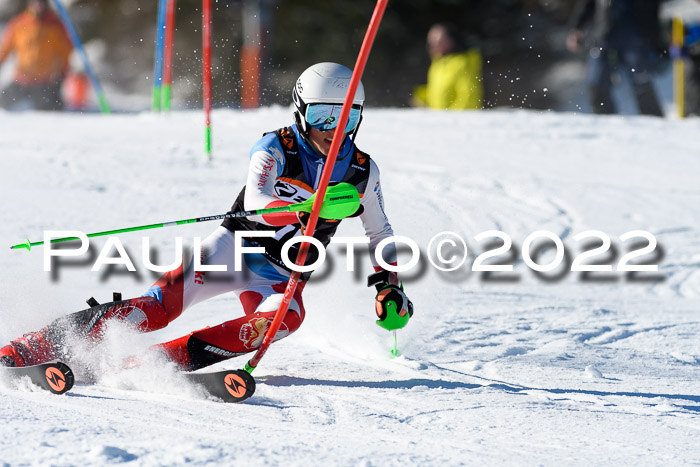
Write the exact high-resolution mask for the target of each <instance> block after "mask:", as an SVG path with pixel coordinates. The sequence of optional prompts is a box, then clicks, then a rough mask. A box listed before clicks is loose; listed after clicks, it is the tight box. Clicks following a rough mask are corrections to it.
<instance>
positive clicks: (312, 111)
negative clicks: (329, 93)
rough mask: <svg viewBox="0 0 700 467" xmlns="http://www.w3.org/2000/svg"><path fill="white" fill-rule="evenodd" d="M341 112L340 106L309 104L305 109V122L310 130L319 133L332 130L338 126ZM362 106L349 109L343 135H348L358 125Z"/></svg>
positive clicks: (341, 107)
mask: <svg viewBox="0 0 700 467" xmlns="http://www.w3.org/2000/svg"><path fill="white" fill-rule="evenodd" d="M342 110H343V106H342V105H341V104H309V105H308V106H307V107H306V116H305V117H306V122H307V123H308V124H309V126H311V127H312V128H314V129H316V130H319V131H328V130H332V129H333V128H335V127H336V126H338V120H340V112H341V111H342ZM361 115H362V106H360V105H353V106H352V109H350V117H349V118H348V124H347V125H345V133H350V132H351V131H353V130H354V129H355V128H357V125H358V124H359V123H360V116H361Z"/></svg>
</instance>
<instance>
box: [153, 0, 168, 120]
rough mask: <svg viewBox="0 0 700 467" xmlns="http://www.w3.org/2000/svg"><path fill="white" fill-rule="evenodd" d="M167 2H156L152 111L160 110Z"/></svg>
mask: <svg viewBox="0 0 700 467" xmlns="http://www.w3.org/2000/svg"><path fill="white" fill-rule="evenodd" d="M167 9H168V0H158V18H157V20H156V54H155V60H154V63H153V105H152V107H153V110H157V111H159V110H160V101H161V97H160V93H161V88H162V86H163V47H164V46H165V16H166V12H167Z"/></svg>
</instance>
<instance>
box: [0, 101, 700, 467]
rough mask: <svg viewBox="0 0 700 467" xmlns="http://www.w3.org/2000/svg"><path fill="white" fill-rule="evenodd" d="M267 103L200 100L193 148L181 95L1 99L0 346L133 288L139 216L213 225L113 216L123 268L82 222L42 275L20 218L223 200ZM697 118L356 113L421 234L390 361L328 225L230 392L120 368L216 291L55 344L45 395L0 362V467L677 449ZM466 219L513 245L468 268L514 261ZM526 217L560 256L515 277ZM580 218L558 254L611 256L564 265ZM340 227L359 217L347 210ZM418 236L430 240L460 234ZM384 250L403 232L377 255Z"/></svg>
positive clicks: (168, 372)
mask: <svg viewBox="0 0 700 467" xmlns="http://www.w3.org/2000/svg"><path fill="white" fill-rule="evenodd" d="M290 122H291V112H290V110H289V109H286V108H272V109H261V110H257V111H246V112H238V111H224V110H221V111H216V112H214V115H213V125H214V127H213V128H214V133H213V134H214V157H213V160H212V161H211V162H206V161H205V160H204V159H203V155H202V135H203V121H202V117H201V115H200V114H199V113H195V112H187V113H173V114H171V115H164V116H159V115H151V114H136V115H134V114H132V115H111V116H101V115H69V114H52V113H22V114H8V113H0V176H1V177H2V180H1V182H2V183H1V186H2V222H1V223H0V240H1V243H2V244H3V245H4V247H3V248H4V250H2V251H3V253H2V256H1V258H2V259H1V261H2V267H1V268H0V304H1V305H0V323H2V324H1V327H0V341H2V344H5V343H7V342H8V341H9V340H10V339H12V338H14V337H17V336H19V335H21V334H22V333H23V332H27V331H30V330H35V329H38V328H39V327H41V326H43V325H45V324H47V323H48V322H49V321H51V320H53V319H55V318H57V317H59V316H61V315H63V314H66V313H69V312H72V311H78V310H80V309H83V308H85V302H84V300H85V299H87V298H89V297H90V296H95V297H96V298H97V299H98V301H100V302H103V301H108V300H110V298H111V293H112V292H113V291H121V292H122V293H123V294H124V296H125V297H130V296H135V295H140V294H141V293H143V292H144V291H145V290H146V289H147V288H148V286H149V285H150V284H151V283H152V282H154V281H155V278H156V277H157V276H156V275H154V274H153V273H151V272H149V271H148V270H146V269H145V268H144V267H143V262H142V261H141V253H142V251H141V239H142V236H143V235H149V236H150V237H151V244H152V245H154V246H155V250H156V252H157V253H158V259H157V262H158V263H161V264H165V263H170V262H171V261H172V260H173V257H174V244H175V237H177V236H181V237H183V238H184V242H185V244H186V245H191V244H192V241H193V238H194V237H195V236H201V237H204V236H206V235H207V234H208V233H209V232H210V231H211V230H213V229H214V228H215V227H216V223H202V224H196V225H189V226H181V227H176V228H173V227H171V228H167V229H160V230H156V231H150V232H148V233H144V234H142V233H131V234H124V235H122V236H120V239H121V240H122V242H123V244H124V246H125V248H126V249H127V251H128V252H129V256H130V258H131V260H132V261H133V262H134V263H135V265H136V267H137V269H138V273H136V274H135V273H128V272H125V269H124V268H123V267H121V266H118V267H114V268H113V269H107V268H105V269H103V270H102V271H100V272H91V267H92V264H93V263H94V261H95V259H96V256H97V254H98V253H99V252H100V249H101V247H102V246H103V245H105V242H106V240H105V239H104V238H102V239H98V240H94V241H93V242H91V245H92V246H93V247H94V248H93V249H92V250H91V254H92V256H91V255H85V256H83V257H81V258H79V259H63V260H62V263H61V264H59V267H58V269H54V270H53V271H52V272H44V271H43V249H42V248H41V247H38V248H35V249H32V251H31V252H27V251H24V250H10V249H9V248H8V247H9V246H10V245H12V244H15V243H18V242H21V241H23V240H24V239H25V238H26V237H29V238H30V239H31V240H40V239H41V238H42V236H43V232H44V231H45V230H81V231H83V232H97V231H103V230H108V229H113V228H120V227H126V226H131V225H141V224H150V223H156V222H164V221H172V220H178V219H187V218H192V217H198V216H205V215H212V214H219V213H224V212H226V211H227V210H228V209H229V207H230V206H231V204H232V203H233V200H234V199H235V197H236V195H237V194H238V192H239V190H240V189H241V187H242V185H243V183H244V180H245V175H246V167H247V161H248V151H249V148H250V147H251V145H252V144H253V143H254V142H255V141H256V140H257V138H259V137H260V135H261V134H262V132H263V131H269V130H273V129H275V128H278V127H281V126H284V125H286V124H289V123H290ZM699 134H700V121H699V120H697V119H695V120H686V121H672V120H663V119H655V118H645V117H615V116H611V117H595V116H587V115H572V114H555V113H536V112H501V111H487V112H470V113H442V112H429V111H418V110H381V109H368V110H366V112H365V116H364V121H363V123H362V127H361V128H360V132H359V136H358V140H357V141H358V145H359V146H360V148H362V149H363V150H364V151H366V152H369V153H370V154H371V155H372V156H373V157H374V158H375V160H376V161H377V163H378V165H379V167H380V168H381V174H382V175H381V176H382V183H383V189H384V197H385V205H386V211H387V214H388V216H389V218H390V220H391V222H392V224H393V227H394V231H395V232H396V234H398V235H403V236H407V237H410V238H411V239H413V240H414V241H415V242H416V243H417V244H418V245H419V247H420V250H421V262H420V263H419V265H418V266H416V267H415V268H414V269H412V270H411V271H409V272H406V273H404V274H403V278H404V282H405V290H406V292H407V294H408V295H409V296H410V297H411V299H412V300H413V302H414V304H415V309H416V312H415V316H414V317H413V319H412V320H411V322H410V323H409V325H408V326H407V327H406V328H405V329H403V330H401V331H399V333H398V339H399V348H400V350H401V352H402V356H400V357H398V358H395V359H392V358H391V355H390V353H389V350H390V348H391V344H392V341H391V335H390V334H389V333H388V332H386V331H384V330H383V329H381V328H379V327H378V326H376V325H375V324H374V320H375V315H374V308H373V297H374V293H373V290H371V289H368V288H367V287H366V284H365V280H366V279H365V278H366V276H367V275H368V274H369V273H370V269H371V268H370V265H369V260H368V259H367V258H366V251H361V249H359V248H358V251H357V254H356V256H357V258H356V261H355V264H356V269H355V271H354V272H348V271H347V270H346V267H345V265H346V260H347V257H346V255H345V252H344V249H343V248H340V247H339V246H337V245H336V246H332V247H331V248H330V249H329V259H328V261H327V264H326V265H324V267H323V268H322V269H321V270H319V271H318V272H317V276H316V280H312V281H311V282H310V283H309V285H308V287H307V288H306V290H305V304H306V308H307V318H306V321H305V323H304V324H303V326H302V327H301V329H300V330H299V331H298V332H297V333H295V334H293V335H292V336H290V337H288V338H286V339H284V340H282V341H280V342H278V343H275V344H273V345H272V347H271V348H270V350H269V352H268V354H267V355H266V356H265V358H264V359H263V361H262V363H261V365H260V367H259V368H258V369H257V370H256V372H255V374H254V376H255V377H256V379H257V382H258V388H257V391H256V393H255V395H254V396H253V397H252V398H251V399H249V400H247V401H246V402H244V403H241V404H238V405H227V404H223V403H221V402H217V401H216V400H211V399H208V398H207V397H206V396H203V395H202V394H201V393H200V392H199V390H198V389H197V388H192V387H187V386H185V385H184V383H183V382H182V381H181V380H180V379H179V378H178V375H177V373H176V372H175V371H174V370H173V368H172V367H171V366H170V365H168V364H165V363H163V362H158V361H157V360H155V359H154V360H153V361H151V360H149V361H148V363H147V364H145V365H144V366H143V367H141V368H139V369H132V370H121V369H120V365H121V362H122V360H123V359H124V358H126V357H128V356H130V355H133V354H142V353H143V352H144V351H145V349H146V348H147V347H148V346H149V345H151V344H153V343H157V342H162V341H165V340H168V339H172V338H175V337H179V336H181V335H184V334H186V333H188V332H190V331H192V330H196V329H199V328H202V327H204V326H207V325H213V324H218V323H221V322H223V321H226V320H229V319H232V318H234V317H237V316H240V315H241V314H242V308H241V306H240V304H239V302H238V300H237V299H236V297H235V296H226V295H224V296H220V297H217V298H215V299H213V300H211V301H209V302H206V303H203V304H200V305H198V306H196V307H193V308H191V309H189V310H187V311H186V312H185V313H184V314H183V316H181V317H180V318H179V319H178V320H176V321H175V322H173V323H172V324H171V325H170V326H169V327H168V328H166V329H164V330H161V331H158V332H156V333H152V334H146V335H135V334H133V333H132V332H130V331H129V330H127V329H124V328H121V327H119V326H114V327H112V328H110V330H109V331H108V333H107V336H106V340H105V342H104V343H103V344H102V345H101V346H99V347H98V348H97V349H91V350H86V351H85V352H84V353H83V354H81V355H80V356H79V358H78V359H77V361H75V362H72V363H73V365H74V366H75V367H76V372H77V373H78V376H79V382H78V383H77V384H76V386H75V388H74V389H73V391H71V392H70V393H69V394H67V395H64V396H52V395H50V394H47V393H44V392H41V391H40V390H37V389H36V388H33V387H31V385H29V384H28V383H27V382H20V383H11V382H7V381H4V382H0V419H1V420H2V423H1V424H0V465H13V466H14V465H104V464H107V463H119V462H124V463H129V462H130V463H132V464H134V465H149V466H150V465H182V464H193V465H199V464H207V463H210V464H221V465H243V464H245V465H265V464H284V465H287V464H290V465H333V464H341V465H376V466H386V465H459V464H473V463H477V462H478V463H487V464H513V465H535V464H537V465H539V464H548V465H559V464H569V465H610V464H628V465H640V464H647V465H682V464H695V465H697V464H698V463H700V443H699V442H698V440H699V439H700V339H699V337H698V336H699V335H700V185H699V183H698V182H699V180H700V138H698V135H699ZM490 230H499V231H502V232H504V233H505V234H507V235H508V236H509V237H510V238H511V239H512V241H513V247H512V249H511V250H510V252H509V253H505V254H499V255H498V256H497V257H495V258H491V259H490V260H487V261H485V264H489V263H493V262H494V261H495V262H498V263H502V264H513V265H514V270H513V272H498V273H491V274H485V273H483V272H474V271H472V267H473V264H474V259H475V257H476V256H478V255H480V254H481V253H483V252H484V251H487V250H488V249H492V248H494V247H495V246H498V245H500V244H501V243H502V241H501V240H497V239H495V238H491V239H482V240H481V241H477V240H476V239H475V237H476V236H477V235H478V234H480V233H482V232H486V231H490ZM542 230H546V231H550V232H552V233H553V234H555V235H556V236H558V237H559V238H561V240H562V242H563V245H564V246H565V249H566V253H567V254H566V257H565V258H564V260H563V262H562V264H561V265H560V266H559V267H557V268H555V269H554V270H553V271H551V272H544V273H540V274H536V273H535V271H533V269H532V268H531V267H530V266H528V265H527V264H526V263H525V261H524V260H523V255H522V253H521V248H522V246H523V244H524V241H525V239H526V237H527V236H528V235H530V234H531V233H533V232H537V231H542ZM588 230H598V231H600V232H602V233H604V234H605V235H607V236H609V237H610V239H611V241H612V247H611V249H610V250H609V251H608V252H606V253H603V254H600V255H598V256H596V257H594V258H592V259H590V260H586V261H584V262H583V263H584V264H585V263H588V262H596V263H598V264H611V265H612V266H613V271H612V272H596V273H589V274H583V273H581V272H571V271H570V264H571V261H572V260H573V259H574V258H575V257H576V256H578V255H579V254H580V253H581V252H583V251H586V250H591V249H592V248H595V247H596V246H598V245H600V244H601V241H600V240H596V239H595V238H592V237H591V238H586V239H578V240H574V237H575V236H576V235H577V234H580V233H582V232H585V231H588ZM635 230H645V231H648V232H650V233H651V234H652V235H653V236H654V238H655V239H656V241H657V242H658V245H657V246H656V248H655V249H654V251H653V252H651V253H648V254H644V255H643V256H641V257H639V258H636V259H633V260H631V261H630V263H650V264H658V265H659V270H658V272H656V273H653V272H644V273H636V274H631V275H630V274H627V273H623V272H618V271H616V268H617V265H618V262H619V261H620V260H621V258H622V256H623V255H624V254H625V253H627V252H629V251H632V250H634V249H636V248H640V247H643V246H645V245H646V244H647V243H648V242H647V240H644V239H642V238H632V239H629V240H627V241H622V240H620V236H621V235H623V234H624V233H626V232H630V231H635ZM443 231H451V232H454V233H455V234H458V235H459V236H461V237H462V238H463V239H464V240H465V242H466V244H467V246H468V248H469V258H468V259H467V260H466V262H465V263H464V264H463V265H462V266H461V267H460V268H459V269H457V270H455V271H452V272H440V271H438V270H437V269H436V268H435V267H434V266H432V265H431V264H430V263H429V262H428V261H427V259H426V258H427V256H428V254H429V252H428V244H429V242H430V240H431V238H433V236H435V235H436V234H438V233H440V232H443ZM340 234H342V235H347V236H350V235H361V234H362V228H361V225H360V223H359V221H358V220H349V221H346V222H344V223H343V225H342V226H341V230H340ZM596 242H597V243H596ZM435 243H436V242H434V245H435ZM489 243H493V245H489ZM635 244H636V245H635ZM456 245H458V246H459V245H460V243H459V240H456ZM549 245H552V243H551V242H550V243H549ZM443 246H445V248H444V249H443V252H442V253H443V256H444V257H445V258H446V259H449V258H451V257H453V256H455V255H459V254H460V251H459V250H458V248H451V247H449V245H443ZM537 249H538V247H537V242H535V243H534V244H532V245H531V247H530V248H529V251H530V252H532V256H533V258H534V259H535V260H536V262H537V263H539V264H547V263H549V262H550V261H552V260H554V259H555V255H554V249H553V248H545V249H542V250H541V253H542V254H541V255H537V254H536V250H537ZM112 255H113V256H114V255H115V252H114V251H112ZM431 257H432V258H434V259H435V258H436V255H435V254H434V253H433V254H432V256H431ZM408 259H409V253H408V252H403V253H402V255H401V259H400V262H401V263H406V262H407V261H408ZM154 261H155V259H154ZM331 263H332V264H331ZM244 362H245V360H244V359H243V358H239V359H237V360H233V361H228V362H225V363H223V364H220V365H218V367H225V368H240V367H242V365H243V364H244ZM89 378H92V380H93V381H94V382H91V381H89V380H88V379H89Z"/></svg>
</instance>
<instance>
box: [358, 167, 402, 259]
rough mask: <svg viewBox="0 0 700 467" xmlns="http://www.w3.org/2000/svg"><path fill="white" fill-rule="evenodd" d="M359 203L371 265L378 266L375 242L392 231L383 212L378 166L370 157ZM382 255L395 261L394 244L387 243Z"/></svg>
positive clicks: (391, 234) (392, 232) (377, 242)
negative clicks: (363, 189)
mask: <svg viewBox="0 0 700 467" xmlns="http://www.w3.org/2000/svg"><path fill="white" fill-rule="evenodd" d="M360 203H361V204H362V206H363V207H364V212H363V213H362V214H361V215H360V219H361V220H362V225H363V226H364V228H365V233H366V234H367V236H368V237H369V253H370V259H371V261H372V265H374V266H378V264H377V260H376V259H375V255H374V252H375V250H376V249H377V244H379V242H381V241H382V240H384V239H385V238H387V237H391V236H393V235H394V231H393V229H392V228H391V224H389V219H388V218H387V217H386V214H385V213H384V198H383V197H382V186H381V184H380V183H379V167H377V164H375V162H374V161H373V160H372V159H370V166H369V180H368V181H367V188H366V189H365V193H364V195H363V196H362V200H361V201H360ZM382 257H383V258H384V261H386V262H387V263H389V264H392V263H396V246H395V245H394V244H393V243H390V244H389V245H387V246H386V247H385V248H384V250H383V251H382Z"/></svg>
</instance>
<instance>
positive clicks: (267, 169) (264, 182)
mask: <svg viewBox="0 0 700 467" xmlns="http://www.w3.org/2000/svg"><path fill="white" fill-rule="evenodd" d="M283 169H284V155H283V154H282V152H281V151H280V150H279V149H278V148H276V147H274V146H272V147H268V148H266V150H262V149H261V150H258V151H255V152H253V154H251V156H250V165H249V166H248V179H247V180H246V185H245V198H244V199H243V205H244V207H245V210H246V211H253V210H256V209H263V208H265V207H267V206H268V205H269V204H270V203H273V202H275V201H280V200H279V198H277V196H276V195H275V180H276V179H277V177H278V176H279V175H280V174H281V173H282V170H283ZM248 219H250V220H252V221H255V222H260V223H262V224H265V225H270V224H268V223H267V222H265V220H263V217H262V216H250V217H249V218H248Z"/></svg>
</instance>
